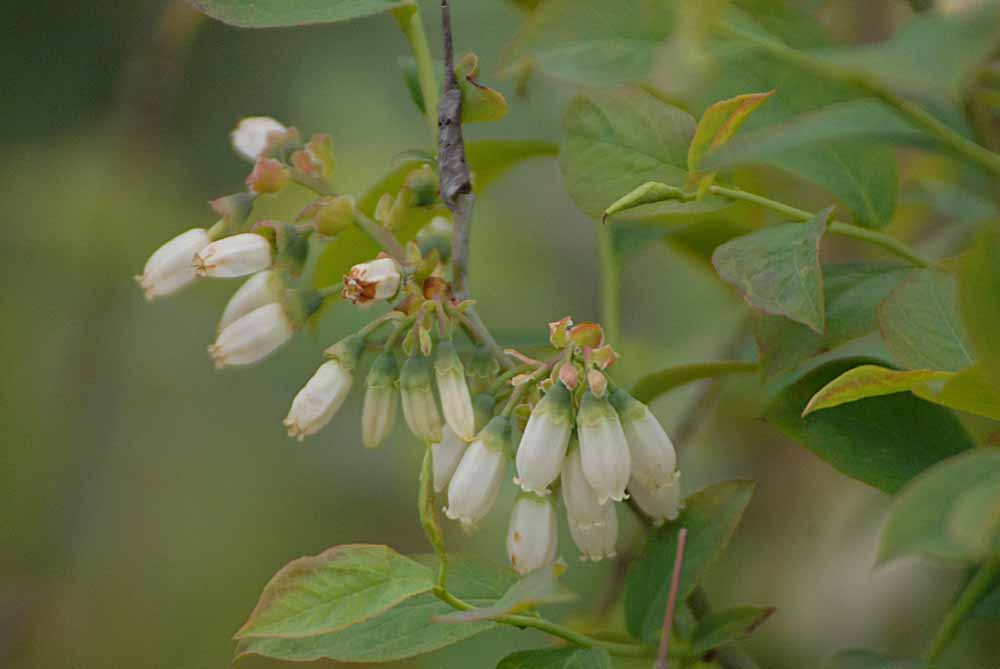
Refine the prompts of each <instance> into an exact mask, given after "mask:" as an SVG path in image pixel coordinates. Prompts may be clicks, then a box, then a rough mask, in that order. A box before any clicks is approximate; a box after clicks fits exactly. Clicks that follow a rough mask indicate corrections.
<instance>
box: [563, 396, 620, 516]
mask: <svg viewBox="0 0 1000 669" xmlns="http://www.w3.org/2000/svg"><path fill="white" fill-rule="evenodd" d="M576 424H577V429H578V430H579V433H580V455H581V458H582V462H583V473H584V475H585V476H586V477H587V482H588V483H590V487H591V488H593V489H594V491H595V492H596V493H597V499H598V501H599V502H600V503H601V504H604V503H606V502H607V501H608V500H609V499H613V500H615V501H616V502H620V501H621V500H623V499H625V496H626V495H625V488H626V487H627V486H628V480H629V474H630V472H631V471H632V460H631V456H630V454H629V450H628V443H627V442H626V441H625V433H624V432H623V431H622V425H621V422H620V421H619V420H618V412H616V411H615V409H614V407H613V406H611V403H610V402H608V400H607V399H606V398H598V397H596V396H595V395H594V394H593V393H591V392H590V391H587V392H586V393H584V395H583V401H582V402H581V403H580V412H579V413H578V414H577V419H576Z"/></svg>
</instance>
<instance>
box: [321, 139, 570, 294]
mask: <svg viewBox="0 0 1000 669" xmlns="http://www.w3.org/2000/svg"><path fill="white" fill-rule="evenodd" d="M557 151H558V147H557V146H556V145H555V144H552V143H551V142H536V141H507V140H486V141H478V142H469V143H468V144H467V145H466V154H467V156H468V158H469V165H470V167H471V168H472V172H473V175H474V182H475V187H476V191H477V192H482V191H483V190H485V189H486V188H487V187H488V186H489V185H490V184H492V183H493V182H494V181H496V180H497V179H498V178H500V177H501V176H502V175H503V174H505V173H506V172H507V171H508V170H510V169H511V168H512V167H514V165H516V164H517V163H518V162H520V161H522V160H527V159H529V158H534V157H541V156H554V155H555V154H556V152H557ZM422 164H424V161H421V160H407V161H405V162H403V163H401V164H400V165H398V166H396V167H395V168H394V169H393V170H392V171H391V172H389V173H388V174H387V175H385V176H384V177H383V178H382V179H380V180H379V181H378V182H377V183H376V184H375V185H374V186H372V187H371V188H370V189H369V190H368V192H367V193H365V194H364V195H363V196H362V197H361V199H360V200H358V204H357V206H358V209H360V210H361V211H362V212H364V213H365V215H366V216H368V217H369V218H371V217H373V216H374V214H375V206H376V205H377V204H378V201H379V198H381V197H382V195H383V194H384V193H391V194H393V195H395V194H396V193H397V192H399V189H400V188H402V186H403V183H404V181H405V180H406V176H407V175H408V174H409V173H410V172H411V171H413V170H414V169H416V168H418V167H420V166H421V165H422ZM445 212H446V210H445V209H444V208H443V206H442V205H440V204H435V205H432V206H426V207H416V208H415V209H414V210H413V211H412V213H411V214H410V215H409V216H408V217H407V218H406V220H405V221H404V224H403V226H402V227H401V228H398V229H396V230H394V232H395V234H396V238H397V239H399V241H400V243H402V244H406V242H408V241H410V240H411V239H413V238H414V237H416V236H417V233H418V232H419V231H420V228H422V227H423V226H424V225H426V224H427V222H429V221H430V220H431V218H432V217H433V216H435V215H437V214H439V213H445ZM380 250H381V248H380V247H379V245H378V244H377V243H376V242H375V241H374V240H373V239H372V238H371V237H369V236H368V235H367V234H365V233H364V232H363V231H362V230H361V229H360V228H358V227H354V226H352V227H350V228H348V229H347V230H345V231H343V232H342V233H340V234H339V235H338V236H337V238H336V239H334V240H333V241H332V242H330V243H329V244H327V245H326V248H324V249H323V251H322V252H321V254H320V258H319V261H318V262H317V265H316V270H315V275H314V279H313V281H314V284H315V285H316V286H317V287H322V286H328V285H330V284H333V283H336V282H338V281H340V280H341V277H343V275H344V274H347V273H348V272H349V271H350V269H351V267H352V266H354V265H356V264H357V263H359V262H364V261H365V260H370V259H372V258H374V257H375V256H376V255H378V252H379V251H380Z"/></svg>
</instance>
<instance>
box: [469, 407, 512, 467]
mask: <svg viewBox="0 0 1000 669" xmlns="http://www.w3.org/2000/svg"><path fill="white" fill-rule="evenodd" d="M476 439H478V440H479V441H482V442H483V445H484V446H486V447H487V448H496V449H500V450H501V451H503V452H504V453H505V454H506V455H507V457H511V456H512V452H511V451H512V448H511V443H510V419H509V418H507V417H506V416H494V417H493V418H492V419H490V422H489V423H487V424H486V427H485V428H483V431H482V432H480V433H479V436H478V437H476Z"/></svg>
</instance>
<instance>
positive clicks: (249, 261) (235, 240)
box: [192, 232, 272, 279]
mask: <svg viewBox="0 0 1000 669" xmlns="http://www.w3.org/2000/svg"><path fill="white" fill-rule="evenodd" d="M271 262H272V253H271V243H270V242H268V241H267V240H266V239H264V238H263V237H262V236H260V235H258V234H256V233H253V232H245V233H242V234H239V235H233V236H232V237H225V238H223V239H220V240H218V241H214V242H212V243H211V244H209V245H208V246H206V247H205V248H203V249H202V250H201V251H200V252H198V254H197V255H196V256H195V257H194V260H193V261H192V265H193V266H194V268H195V272H196V273H197V274H198V276H210V277H214V278H219V279H230V278H234V277H238V276H246V275H247V274H253V273H254V272H259V271H261V270H265V269H267V268H268V267H270V266H271Z"/></svg>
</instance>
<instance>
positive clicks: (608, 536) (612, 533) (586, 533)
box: [569, 504, 618, 562]
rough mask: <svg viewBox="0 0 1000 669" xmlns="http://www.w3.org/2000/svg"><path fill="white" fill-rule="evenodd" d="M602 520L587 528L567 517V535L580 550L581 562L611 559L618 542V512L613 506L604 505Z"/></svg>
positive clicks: (571, 517)
mask: <svg viewBox="0 0 1000 669" xmlns="http://www.w3.org/2000/svg"><path fill="white" fill-rule="evenodd" d="M602 508H604V510H605V511H604V518H603V521H602V522H600V523H595V524H593V525H590V526H588V527H584V526H583V525H581V524H579V523H578V522H576V519H574V518H573V516H570V517H569V533H570V536H572V537H573V543H575V544H576V547H577V548H579V549H580V553H581V555H580V559H581V560H594V561H595V562H596V561H597V560H601V559H603V558H613V557H614V556H615V555H617V553H616V552H615V543H616V542H617V541H618V512H617V510H616V509H615V505H614V504H605V505H604V507H602Z"/></svg>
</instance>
